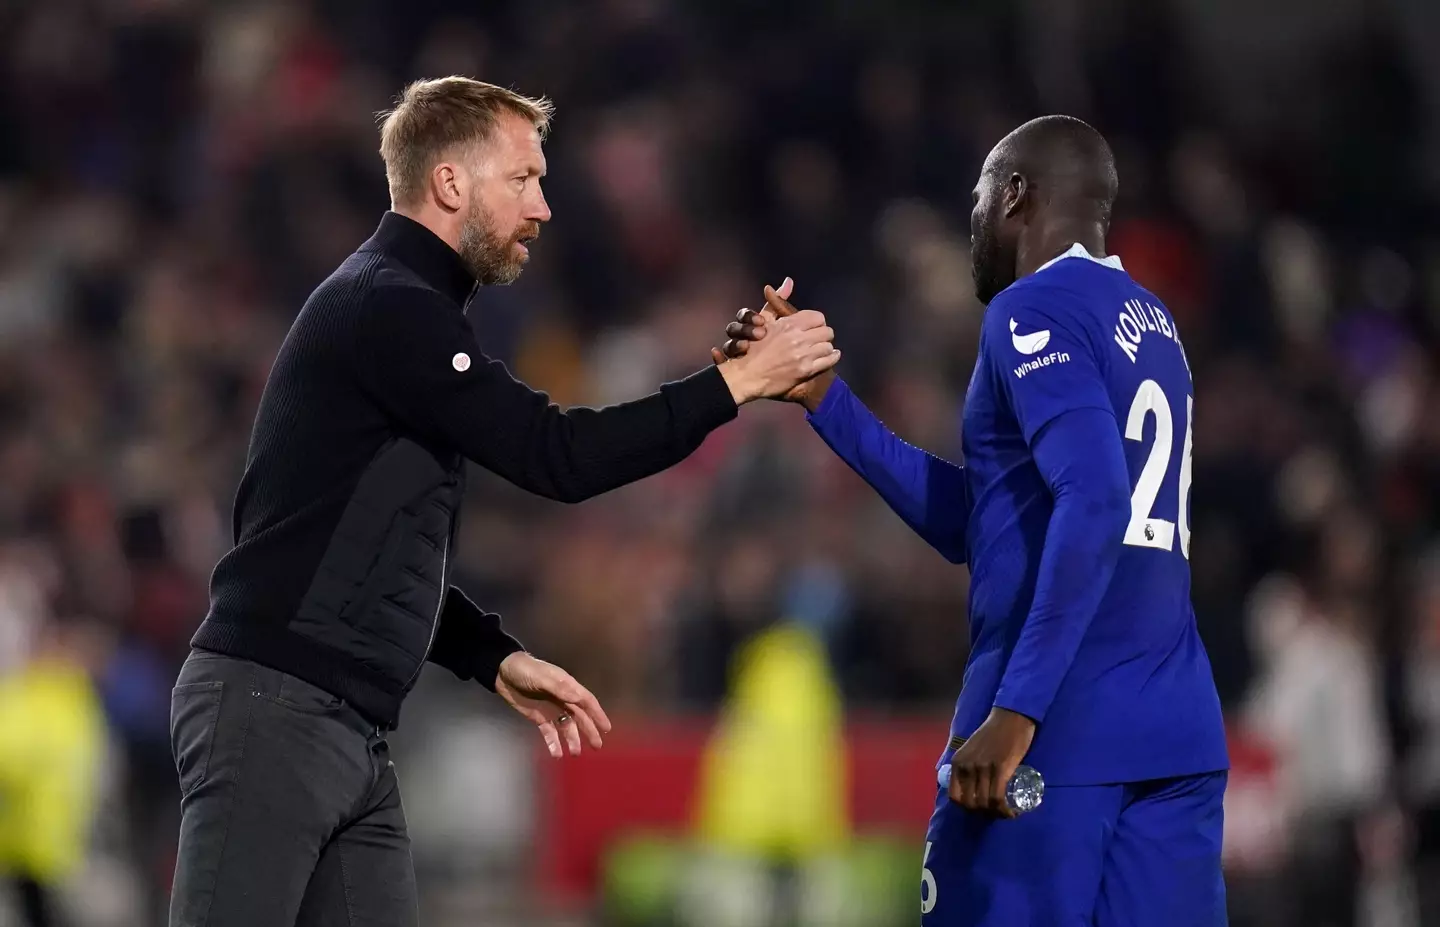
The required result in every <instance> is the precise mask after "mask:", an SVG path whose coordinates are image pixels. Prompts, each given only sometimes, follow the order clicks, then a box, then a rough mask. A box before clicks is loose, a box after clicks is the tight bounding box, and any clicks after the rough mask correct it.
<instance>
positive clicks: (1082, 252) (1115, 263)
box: [1035, 241, 1125, 274]
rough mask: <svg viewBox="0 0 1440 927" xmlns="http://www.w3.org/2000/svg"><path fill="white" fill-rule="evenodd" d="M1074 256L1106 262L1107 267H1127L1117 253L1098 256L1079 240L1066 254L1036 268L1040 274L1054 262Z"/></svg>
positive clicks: (1113, 268)
mask: <svg viewBox="0 0 1440 927" xmlns="http://www.w3.org/2000/svg"><path fill="white" fill-rule="evenodd" d="M1072 257H1078V258H1084V259H1085V260H1087V261H1094V262H1095V263H1096V264H1104V265H1105V266H1106V267H1109V268H1111V269H1112V270H1124V269H1125V268H1124V267H1122V266H1121V264H1120V258H1118V257H1116V256H1115V255H1113V254H1112V255H1110V256H1109V257H1103V258H1097V257H1096V256H1095V255H1093V254H1091V253H1090V252H1089V251H1088V250H1087V249H1086V248H1085V246H1084V245H1082V244H1080V242H1078V241H1077V242H1075V244H1073V245H1071V246H1070V250H1068V251H1066V252H1065V253H1064V254H1062V255H1060V256H1058V257H1053V258H1051V259H1050V260H1048V261H1046V262H1045V263H1044V264H1041V265H1040V266H1039V268H1037V269H1036V271H1035V272H1036V273H1037V274H1038V273H1039V272H1040V271H1042V270H1044V269H1045V268H1047V267H1049V266H1050V265H1052V264H1058V263H1060V262H1061V261H1063V260H1065V259H1066V258H1072Z"/></svg>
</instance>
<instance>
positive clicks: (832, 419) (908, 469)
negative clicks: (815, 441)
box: [712, 277, 970, 563]
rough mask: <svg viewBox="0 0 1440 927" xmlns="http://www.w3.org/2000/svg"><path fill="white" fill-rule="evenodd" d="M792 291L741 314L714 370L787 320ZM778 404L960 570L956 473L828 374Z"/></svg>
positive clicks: (962, 528)
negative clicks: (801, 417)
mask: <svg viewBox="0 0 1440 927" xmlns="http://www.w3.org/2000/svg"><path fill="white" fill-rule="evenodd" d="M792 288H793V281H791V280H790V279H789V278H788V277H787V278H786V279H785V282H784V283H782V284H781V285H780V289H779V290H776V289H774V288H773V287H768V286H767V287H766V288H765V301H766V307H765V311H764V312H755V311H753V310H750V309H742V310H741V311H740V313H739V314H738V315H737V316H736V320H735V321H734V322H731V323H730V324H729V325H728V326H727V327H726V329H725V334H726V336H727V339H728V340H727V341H726V342H725V346H724V348H723V349H712V354H713V355H714V358H715V361H716V363H717V364H723V363H725V362H726V361H727V360H733V359H734V358H738V357H744V356H746V354H747V353H748V352H749V350H750V345H751V344H752V343H754V342H756V341H760V340H761V339H763V338H765V336H766V330H767V327H768V325H769V324H770V323H772V322H774V321H775V320H777V319H782V318H786V317H788V316H792V315H794V314H795V312H796V310H795V307H794V306H792V305H791V304H790V302H789V299H788V297H789V296H790V292H791V289H792ZM781 398H784V399H786V400H789V401H791V402H798V403H800V404H801V405H803V406H804V407H805V409H806V411H807V413H808V415H807V416H806V420H807V421H809V423H810V427H812V428H814V429H815V432H816V433H817V434H819V435H820V437H821V439H822V440H824V442H825V443H826V444H827V445H829V446H830V449H831V450H833V451H834V452H835V453H836V455H837V456H838V457H839V458H840V459H841V460H843V461H845V463H846V464H847V465H849V467H850V469H852V470H854V471H855V472H856V473H857V474H859V476H860V478H861V479H863V480H864V481H865V482H867V483H869V484H870V486H871V488H873V489H874V490H875V491H876V492H877V493H879V494H880V498H882V499H884V500H885V503H886V504H887V505H889V506H890V508H891V509H892V510H893V511H894V512H895V514H897V515H899V516H900V518H901V520H902V521H904V522H905V524H907V525H909V526H910V529H911V530H912V531H914V532H915V533H916V534H918V535H919V536H920V537H921V538H923V539H924V540H925V542H926V543H927V544H929V545H930V546H931V547H933V548H935V550H937V551H939V552H940V555H941V556H943V557H944V558H945V559H946V560H949V561H950V562H951V563H964V562H966V559H967V555H968V551H967V549H966V544H965V537H966V531H967V530H968V527H969V520H970V501H969V490H968V488H967V486H966V483H965V470H964V468H963V467H960V466H957V465H956V464H953V463H950V462H949V461H948V460H943V459H941V458H939V457H936V456H935V455H933V454H930V453H928V452H927V451H924V450H922V449H921V448H918V447H916V446H914V445H913V444H909V443H907V442H906V441H904V440H902V439H901V438H900V437H899V436H898V435H896V434H895V433H894V432H893V431H891V430H890V429H889V428H886V427H885V424H884V423H883V422H881V421H880V420H879V419H878V418H876V417H875V413H873V412H871V411H870V410H869V409H868V408H866V407H865V404H864V403H863V402H861V401H860V399H859V397H857V396H856V395H855V394H854V393H853V392H851V391H850V387H849V386H848V385H847V384H846V383H845V382H844V381H843V380H841V379H839V378H838V377H837V376H836V375H835V373H834V371H833V370H827V371H825V372H824V373H821V374H820V375H819V376H816V377H814V378H812V379H810V380H808V381H806V382H804V383H801V384H799V385H797V386H796V387H795V388H794V389H792V390H790V391H789V392H787V393H786V394H785V395H784V396H783V397H781Z"/></svg>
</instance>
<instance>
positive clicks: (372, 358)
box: [353, 286, 736, 502]
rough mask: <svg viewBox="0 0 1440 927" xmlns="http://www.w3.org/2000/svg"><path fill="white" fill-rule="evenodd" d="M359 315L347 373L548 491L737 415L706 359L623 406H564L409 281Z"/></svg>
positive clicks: (652, 458) (593, 489)
mask: <svg viewBox="0 0 1440 927" xmlns="http://www.w3.org/2000/svg"><path fill="white" fill-rule="evenodd" d="M358 316H359V317H358V318H357V319H356V324H355V326H354V329H353V331H354V337H355V338H356V343H355V349H354V352H353V353H354V359H355V369H356V373H357V376H358V377H359V380H360V383H361V386H362V388H363V389H364V390H365V391H366V392H367V393H369V394H370V395H371V396H372V397H373V398H374V399H375V400H376V401H377V402H378V403H379V404H380V406H381V407H382V408H384V409H385V410H386V411H387V413H388V414H390V415H392V416H394V417H395V418H396V419H399V420H400V421H403V422H405V423H406V424H407V425H408V426H409V427H411V428H413V429H415V430H416V431H417V432H418V433H420V434H423V435H426V436H429V437H431V438H433V439H437V440H440V441H444V442H446V443H448V444H450V445H452V446H454V447H456V448H457V449H459V450H460V451H461V453H463V454H464V455H465V456H466V457H468V458H469V459H470V460H473V461H474V462H475V463H477V464H479V465H480V466H482V467H485V468H486V469H488V470H491V471H492V472H494V473H496V474H498V475H499V476H501V477H502V478H504V479H506V480H508V481H510V482H511V483H514V484H515V485H516V486H519V487H520V488H522V489H525V490H528V491H530V492H533V493H535V494H537V495H540V496H544V497H546V498H549V499H556V500H559V501H562V502H580V501H583V500H585V499H588V498H591V497H592V496H596V495H599V494H600V493H604V492H608V491H609V490H612V489H616V488H618V487H620V486H624V485H626V484H627V483H632V482H634V481H636V480H639V479H643V478H644V477H647V476H651V475H652V474H655V473H658V472H660V471H661V470H664V469H666V468H668V467H671V466H674V465H675V464H677V463H679V462H680V461H681V460H683V459H685V458H686V457H687V456H689V455H690V454H691V453H692V452H694V451H695V449H696V448H698V447H699V446H700V444H701V442H703V441H704V440H705V437H706V436H707V435H708V434H709V433H710V432H711V431H713V430H714V429H716V428H718V427H719V426H721V425H723V424H725V423H726V422H728V421H730V420H731V419H733V418H734V417H735V415H736V406H735V401H734V399H733V398H731V395H730V390H729V388H728V387H727V385H726V384H725V380H724V378H723V377H722V376H721V375H720V371H719V369H718V368H716V367H714V366H711V367H708V368H706V369H704V370H701V371H700V372H698V373H696V374H693V375H691V376H689V377H686V378H685V379H683V380H679V381H677V382H674V383H667V384H665V385H663V386H661V387H660V389H659V390H658V391H657V392H655V393H652V394H650V395H649V396H646V397H644V398H642V399H637V400H634V401H632V402H625V403H620V404H617V405H613V406H607V407H605V408H603V409H589V408H572V409H566V410H562V409H561V408H560V407H559V406H557V405H555V404H554V403H552V402H551V401H550V398H549V397H548V396H547V395H546V394H545V393H542V392H539V391H537V390H533V389H531V388H530V387H528V386H526V385H525V384H524V383H521V382H520V381H519V380H516V379H515V378H514V377H512V376H511V375H510V372H509V371H508V370H506V368H505V365H504V364H502V363H500V362H499V361H496V360H492V359H490V358H488V357H486V356H485V355H484V354H483V353H482V352H481V351H480V347H479V345H478V344H477V343H476V341H475V336H474V333H473V332H472V331H471V330H470V324H469V322H468V321H467V320H466V318H465V316H464V314H463V313H461V312H459V311H457V310H456V309H455V306H454V305H453V304H451V303H449V302H447V301H446V300H445V299H444V298H443V297H441V296H440V295H439V294H437V293H434V292H432V291H429V290H425V289H421V288H418V287H406V286H382V287H378V288H376V289H375V290H373V291H372V292H371V293H370V295H369V296H368V297H367V299H366V301H365V303H364V304H363V305H362V306H361V308H360V309H359V312H358Z"/></svg>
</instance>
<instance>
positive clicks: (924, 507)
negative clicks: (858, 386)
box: [806, 377, 970, 563]
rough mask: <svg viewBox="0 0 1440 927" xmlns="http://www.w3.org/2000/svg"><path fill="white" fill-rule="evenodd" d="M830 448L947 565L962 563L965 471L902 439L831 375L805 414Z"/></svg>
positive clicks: (966, 494) (966, 517)
mask: <svg viewBox="0 0 1440 927" xmlns="http://www.w3.org/2000/svg"><path fill="white" fill-rule="evenodd" d="M806 420H807V421H808V422H809V423H810V427H811V428H813V429H815V433H816V434H818V435H819V436H820V437H821V439H822V440H824V442H825V443H826V444H827V445H829V446H830V449H831V450H832V451H834V452H835V453H836V455H837V456H839V458H840V459H841V460H843V461H845V463H846V464H848V465H849V466H850V469H852V470H854V471H855V472H856V473H857V474H859V475H860V478H861V479H863V480H864V481H865V482H867V483H869V484H870V487H871V488H872V489H874V490H875V491H876V492H877V493H879V494H880V498H882V499H884V500H885V503H886V504H887V505H889V506H890V508H891V509H892V510H893V511H894V512H895V514H896V515H899V516H900V518H901V520H903V521H904V522H905V524H907V525H909V526H910V529H911V530H912V531H914V532H915V533H916V534H918V535H920V537H921V538H923V539H924V540H925V543H927V544H929V545H930V546H931V547H933V548H935V549H936V550H937V551H939V552H940V555H941V556H943V557H944V558H945V559H946V560H949V561H950V562H951V563H964V562H965V561H966V556H967V550H966V546H965V533H966V530H967V528H968V526H969V519H970V502H969V490H968V488H967V487H966V484H965V469H964V468H963V467H960V466H957V465H955V464H953V463H951V462H950V461H948V460H944V459H942V458H939V457H936V456H935V455H934V454H931V453H929V452H927V451H925V450H922V449H921V448H918V447H916V446H915V445H913V444H910V443H908V442H906V441H904V440H902V439H901V438H900V437H899V436H898V435H896V434H895V433H894V432H893V431H891V430H890V429H889V428H887V427H885V424H884V423H883V422H881V421H880V420H879V419H878V418H876V417H875V413H873V412H871V411H870V410H869V409H868V408H866V407H865V404H864V403H863V402H861V401H860V399H859V397H857V396H856V395H855V394H854V393H853V392H851V391H850V387H849V386H848V385H847V384H846V383H845V381H844V380H842V379H839V378H838V377H837V378H836V379H835V381H834V382H833V383H831V384H830V386H829V388H828V389H826V390H825V392H824V398H823V400H821V402H820V403H819V405H818V407H817V408H816V409H815V410H814V411H812V412H810V413H809V414H807V415H806Z"/></svg>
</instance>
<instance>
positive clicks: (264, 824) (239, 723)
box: [170, 652, 419, 927]
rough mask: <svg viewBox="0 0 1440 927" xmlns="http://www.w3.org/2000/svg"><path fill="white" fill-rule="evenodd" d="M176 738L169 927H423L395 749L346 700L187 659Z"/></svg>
mask: <svg viewBox="0 0 1440 927" xmlns="http://www.w3.org/2000/svg"><path fill="white" fill-rule="evenodd" d="M170 738H171V746H172V749H173V750H174V753H175V768H176V770H177V771H178V773H179V775H180V795H181V823H180V848H179V856H178V858H177V860H176V864H175V884H174V888H173V890H172V894H171V898H170V927H291V925H296V927H342V925H343V927H362V925H363V927H382V925H383V927H415V925H416V924H417V923H418V921H419V914H418V911H417V901H416V893H415V870H414V865H413V863H412V862H411V859H410V838H409V835H408V834H407V832H406V828H405V812H404V809H403V808H401V805H400V788H399V782H398V781H397V779H396V778H395V767H394V764H392V763H391V762H390V755H389V747H388V745H387V744H386V742H385V738H384V735H383V733H382V732H380V731H377V730H376V728H375V727H374V726H373V725H370V724H368V723H367V722H366V721H365V720H364V718H363V717H361V715H360V714H359V713H358V712H356V711H355V710H354V709H353V708H351V707H350V706H348V705H347V704H346V703H345V702H344V701H342V700H341V699H338V698H336V697H334V696H332V695H330V694H329V693H327V692H325V691H323V690H321V689H319V688H317V687H315V686H312V685H310V684H309V683H306V682H303V681H301V680H299V679H296V678H295V677H293V676H288V675H286V674H284V673H281V672H278V671H276V670H272V669H267V668H265V667H263V666H259V665H257V664H254V663H250V662H247V661H244V660H236V659H232V658H230V657H225V656H221V655H218V654H212V653H203V652H199V653H192V654H191V655H190V658H189V659H188V660H187V661H186V662H185V666H184V667H183V668H182V669H181V671H180V678H179V680H178V681H177V682H176V685H175V691H174V693H173V695H172V697H171V706H170Z"/></svg>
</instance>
